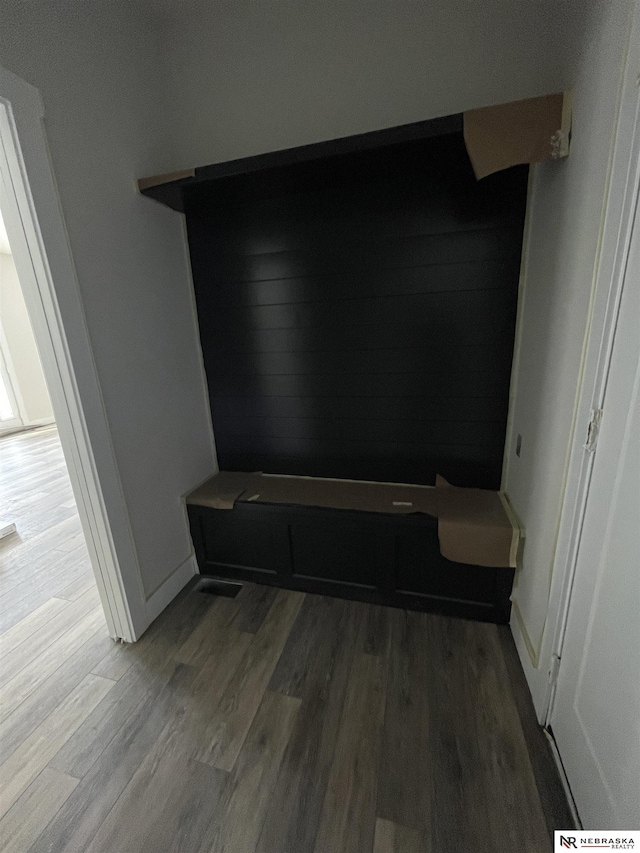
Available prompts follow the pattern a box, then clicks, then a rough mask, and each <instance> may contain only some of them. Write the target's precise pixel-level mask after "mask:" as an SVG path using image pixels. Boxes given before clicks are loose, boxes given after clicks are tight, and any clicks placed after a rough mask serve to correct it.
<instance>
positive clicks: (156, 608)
mask: <svg viewBox="0 0 640 853" xmlns="http://www.w3.org/2000/svg"><path fill="white" fill-rule="evenodd" d="M197 574H198V564H197V563H196V558H195V555H194V554H191V555H190V556H189V557H187V559H186V560H185V561H184V563H181V564H180V565H179V566H178V568H177V569H176V570H175V571H174V572H173V574H171V575H169V577H168V578H167V579H166V581H164V583H162V584H161V585H160V586H159V587H158V589H157V590H156V591H155V592H154V593H153V594H152V595H150V596H149V598H147V627H148V626H149V625H150V624H151V623H152V622H153V620H154V619H157V617H158V616H159V615H160V614H161V613H162V611H163V610H164V609H165V607H167V606H168V605H169V604H171V602H172V601H173V599H174V598H175V597H176V595H177V594H178V593H179V592H180V590H181V589H182V588H183V586H185V585H186V584H187V583H189V581H190V580H191V578H192V577H193V576H194V575H197Z"/></svg>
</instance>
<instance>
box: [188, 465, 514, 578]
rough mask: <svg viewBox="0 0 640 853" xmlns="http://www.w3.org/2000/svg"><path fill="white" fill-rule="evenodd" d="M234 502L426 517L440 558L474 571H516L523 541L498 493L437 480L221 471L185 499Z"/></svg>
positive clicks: (219, 505) (218, 505)
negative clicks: (433, 522)
mask: <svg viewBox="0 0 640 853" xmlns="http://www.w3.org/2000/svg"><path fill="white" fill-rule="evenodd" d="M236 502H240V503H248V502H255V503H267V504H293V505H298V506H312V507H324V508H329V509H345V510H360V511H362V512H382V513H402V514H408V513H425V514H426V515H430V516H433V517H437V518H438V539H439V542H440V551H441V553H442V555H443V556H444V557H446V558H447V559H448V560H452V561H454V562H458V563H465V564H468V565H475V566H493V567H498V568H499V567H511V568H515V566H516V558H517V553H518V545H519V542H520V539H521V537H522V531H521V529H520V526H519V525H518V523H517V520H516V519H515V516H514V515H513V512H512V511H511V510H510V508H509V506H508V503H507V502H506V499H505V498H504V496H503V495H501V494H500V493H499V492H494V491H488V490H485V489H465V488H458V487H457V486H451V485H449V484H448V483H447V482H446V480H444V479H443V478H441V477H438V479H437V482H436V486H435V487H433V486H417V485H410V484H397V483H374V482H366V481H358V480H330V479H323V478H319V477H294V476H282V475H273V474H261V473H259V472H254V473H244V472H235V471H221V472H219V473H218V474H216V475H215V476H213V477H211V479H209V480H207V482H206V483H203V484H202V486H200V487H199V488H197V489H195V491H193V492H191V494H190V495H188V496H187V503H189V504H196V505H199V506H207V507H211V508H213V509H233V507H234V505H235V503H236Z"/></svg>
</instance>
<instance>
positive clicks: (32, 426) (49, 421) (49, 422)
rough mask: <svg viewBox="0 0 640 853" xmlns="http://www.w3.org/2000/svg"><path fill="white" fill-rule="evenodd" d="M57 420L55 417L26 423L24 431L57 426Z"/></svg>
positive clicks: (51, 416)
mask: <svg viewBox="0 0 640 853" xmlns="http://www.w3.org/2000/svg"><path fill="white" fill-rule="evenodd" d="M55 422H56V419H55V418H54V417H53V415H50V416H49V417H48V418H36V419H35V420H34V421H25V423H24V426H23V429H35V428H36V427H43V426H51V425H52V424H55Z"/></svg>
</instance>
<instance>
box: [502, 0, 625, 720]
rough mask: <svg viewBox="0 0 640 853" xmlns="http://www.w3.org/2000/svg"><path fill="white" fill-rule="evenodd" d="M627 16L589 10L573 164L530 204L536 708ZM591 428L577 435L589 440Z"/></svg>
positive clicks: (526, 476) (518, 465)
mask: <svg viewBox="0 0 640 853" xmlns="http://www.w3.org/2000/svg"><path fill="white" fill-rule="evenodd" d="M629 13H630V4H629V3H627V2H626V0H625V2H620V3H613V4H596V6H595V7H594V9H593V12H592V15H591V17H590V30H589V31H590V37H588V38H587V39H586V40H585V48H584V53H583V56H582V59H581V62H580V65H579V69H578V73H577V76H576V86H575V103H574V116H573V131H572V141H571V153H570V155H569V157H568V159H567V160H565V161H563V162H558V163H553V164H546V165H541V166H537V167H535V170H534V175H533V182H532V193H531V197H530V202H529V217H530V218H529V230H528V234H527V235H526V237H525V265H524V269H523V280H522V281H523V291H522V295H521V312H520V318H519V332H518V341H519V342H518V343H517V344H516V361H515V365H514V376H513V383H512V392H513V403H512V411H511V425H510V430H509V434H508V437H507V451H506V457H505V464H506V468H505V478H504V485H505V488H506V491H507V493H508V495H509V498H510V500H511V501H512V503H513V505H514V507H515V509H516V510H517V512H518V514H519V515H520V517H521V519H522V521H523V523H524V525H525V526H526V529H527V539H526V544H525V549H524V554H523V564H522V568H521V569H520V570H519V571H518V573H517V576H516V583H515V588H514V596H513V601H514V610H513V613H514V615H513V618H512V628H513V631H514V634H515V636H516V641H517V645H518V648H519V650H520V653H521V658H522V662H523V666H524V668H525V672H526V673H527V676H528V678H529V683H530V686H531V688H532V693H533V696H534V700H535V701H536V704H537V705H538V707H539V708H540V707H541V705H540V703H541V702H542V694H543V692H544V691H545V688H546V681H547V672H548V668H549V666H550V656H551V649H550V647H549V643H548V642H547V643H545V644H543V635H544V630H545V623H546V619H547V610H548V603H549V593H550V588H551V577H552V572H553V570H554V557H555V549H556V542H557V535H558V525H559V520H560V512H561V507H562V499H563V494H564V485H565V476H566V469H567V463H568V452H569V446H570V442H571V440H572V435H573V420H574V409H575V404H576V398H577V391H578V384H579V377H580V367H581V360H582V356H583V348H584V343H585V337H586V333H587V326H588V319H589V306H590V300H591V296H592V288H593V282H594V276H595V265H596V260H597V252H598V242H599V237H600V233H601V226H602V219H603V212H604V201H605V192H606V187H607V176H608V170H609V163H610V153H611V145H612V141H613V134H614V129H615V121H616V114H617V104H618V95H619V88H620V81H621V72H622V66H623V56H624V52H625V45H626V40H627V29H628V22H629ZM586 427H587V424H586V423H583V424H576V426H575V428H576V430H583V431H584V433H585V437H586ZM518 435H521V436H522V450H521V455H520V457H518V456H516V454H515V448H516V442H517V436H518ZM551 629H553V626H551Z"/></svg>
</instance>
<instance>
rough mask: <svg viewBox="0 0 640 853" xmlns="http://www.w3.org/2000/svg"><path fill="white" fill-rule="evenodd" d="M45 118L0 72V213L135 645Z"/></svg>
mask: <svg viewBox="0 0 640 853" xmlns="http://www.w3.org/2000/svg"><path fill="white" fill-rule="evenodd" d="M43 116H44V107H43V104H42V100H41V98H40V95H39V93H38V91H37V90H36V89H35V88H34V87H33V86H30V85H29V84H28V83H26V82H25V81H24V80H21V79H20V78H18V77H16V76H15V75H13V74H11V72H9V71H6V70H5V69H3V68H0V207H1V208H2V211H3V216H4V220H5V224H6V227H7V231H8V233H9V238H10V241H11V246H12V249H13V255H14V259H15V263H16V268H17V270H18V275H19V278H20V283H21V286H22V289H23V294H24V298H25V303H26V305H27V310H28V312H29V317H30V320H31V324H32V326H33V331H34V335H35V337H36V341H37V342H38V349H39V351H40V353H41V357H42V366H43V371H44V374H45V379H46V382H47V386H48V389H49V393H50V396H51V403H52V407H53V410H54V413H55V419H56V423H57V424H58V430H59V433H60V440H61V443H62V447H63V450H64V453H65V458H66V462H67V467H68V469H69V476H70V479H71V483H72V486H73V491H74V495H75V498H76V502H77V505H78V512H79V515H80V519H81V522H82V527H83V530H84V533H85V537H86V540H87V546H88V549H89V554H90V557H91V563H92V565H93V568H94V573H95V576H96V582H97V585H98V590H99V593H100V599H101V602H102V605H103V608H104V611H105V617H106V620H107V624H108V627H109V632H110V634H111V636H112V637H114V638H121V639H124V640H127V641H130V642H132V641H134V640H135V639H137V637H139V636H140V634H141V633H142V632H143V631H144V630H145V628H146V627H147V626H148V624H149V623H148V621H147V605H146V602H145V596H144V592H143V586H142V579H141V576H140V569H139V565H138V561H137V556H136V553H135V547H134V543H133V538H132V535H131V531H130V527H129V519H128V513H127V510H126V504H125V502H124V496H123V494H122V488H121V485H120V481H119V475H118V469H117V464H116V460H115V455H114V451H113V447H112V445H111V438H110V433H109V428H108V423H107V419H106V414H105V411H104V407H103V402H102V397H101V394H100V387H99V383H98V379H97V374H96V370H95V365H94V362H93V354H92V351H91V346H90V343H89V337H88V333H87V329H86V324H85V319H84V313H83V309H82V302H81V299H80V293H79V288H78V283H77V278H76V273H75V268H74V265H73V260H72V257H71V252H70V249H69V245H68V241H67V235H66V230H65V225H64V219H63V216H62V211H61V209H60V204H59V200H58V195H57V190H56V186H55V180H54V176H53V172H52V170H51V165H50V162H49V157H48V149H47V142H46V137H45V134H44V128H43ZM98 472H100V475H99V474H98ZM107 507H108V510H109V511H108V512H107ZM116 546H117V547H116ZM124 566H126V572H123V570H122V569H123V567H124Z"/></svg>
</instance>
